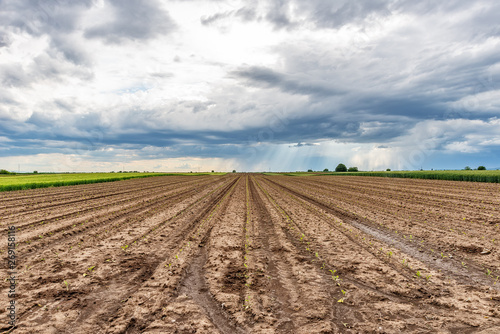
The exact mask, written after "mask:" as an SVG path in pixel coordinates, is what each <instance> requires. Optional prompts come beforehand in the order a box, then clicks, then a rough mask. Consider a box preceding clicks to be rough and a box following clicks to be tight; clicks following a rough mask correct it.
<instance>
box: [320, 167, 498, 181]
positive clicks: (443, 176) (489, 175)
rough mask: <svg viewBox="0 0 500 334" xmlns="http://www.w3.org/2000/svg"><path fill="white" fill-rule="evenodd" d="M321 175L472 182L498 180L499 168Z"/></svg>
mask: <svg viewBox="0 0 500 334" xmlns="http://www.w3.org/2000/svg"><path fill="white" fill-rule="evenodd" d="M321 175H356V176H378V177H399V178H412V179H433V180H450V181H472V182H492V183H499V182H500V170H441V171H427V170H424V171H395V172H355V173H349V172H342V173H324V174H321Z"/></svg>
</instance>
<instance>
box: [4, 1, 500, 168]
mask: <svg viewBox="0 0 500 334" xmlns="http://www.w3.org/2000/svg"><path fill="white" fill-rule="evenodd" d="M499 10H500V4H499V3H498V2H496V1H490V0H481V1H475V2H470V1H449V2H442V3H436V2H433V1H420V2H414V1H406V0H399V1H396V0H394V1H389V0H376V1H356V2H352V1H347V0H346V1H335V2H332V1H327V0H313V1H298V0H276V1H255V2H252V3H251V4H249V3H248V2H245V1H223V0H220V1H197V0H193V1H181V0H171V1H160V0H141V1H132V0H130V1H118V0H88V1H79V2H70V1H63V0H53V1H35V0H17V1H14V0H7V1H3V2H2V6H1V7H0V83H1V84H2V88H3V89H2V91H1V92H0V120H1V122H0V138H1V140H0V164H2V166H1V167H2V168H7V169H9V168H10V169H15V168H16V167H15V166H17V164H18V163H16V161H32V162H33V163H32V165H30V166H32V169H35V167H36V169H38V170H44V169H46V170H50V169H51V168H52V167H51V165H50V159H49V157H50V156H53V157H54V159H53V161H57V159H69V160H71V161H76V162H75V163H74V164H73V165H71V166H70V167H68V168H70V169H75V170H80V169H85V170H89V171H90V170H101V169H102V168H104V167H105V168H109V169H118V168H117V167H116V166H117V164H120V163H128V164H129V165H130V166H134V163H136V162H137V163H138V164H139V165H140V166H148V164H149V163H150V164H151V166H169V168H172V169H175V170H179V168H180V169H182V168H181V167H182V166H184V167H186V168H194V167H196V168H202V169H203V168H206V169H207V170H210V169H219V170H220V169H223V168H226V169H227V170H232V169H234V168H237V169H238V170H264V169H266V170H268V169H269V167H271V168H274V169H275V170H300V169H309V168H312V169H315V170H321V169H323V168H330V169H332V168H334V167H335V166H336V164H338V163H339V162H344V163H346V164H348V165H353V166H354V165H356V166H358V167H359V168H360V169H377V168H380V169H384V168H394V169H396V168H421V167H422V166H423V167H428V168H434V169H437V168H461V167H463V166H465V165H475V164H478V165H479V164H482V165H491V166H500V163H498V161H497V160H495V159H497V158H496V156H497V154H498V152H499V150H500V133H499V132H498V128H499V127H498V119H499V118H500V85H499V82H500V25H499V24H498V22H497V21H498V19H497V17H496V16H497V15H496V13H498V12H499ZM405 155H406V156H416V155H418V156H421V157H422V159H421V161H420V160H419V161H418V162H415V163H414V164H413V165H412V164H410V165H411V166H409V165H408V164H407V165H405V166H403V164H401V163H400V161H401V160H400V159H399V158H400V157H401V156H405ZM55 157H57V158H55ZM76 157H78V158H76ZM197 159H198V160H197ZM37 161H38V162H37ZM169 161H170V162H169ZM196 161H198V162H199V163H198V162H196ZM406 161H411V159H409V158H408V159H406ZM139 165H138V166H139ZM462 165H463V166H462ZM92 166H94V167H92ZM103 166H104V167H103ZM27 168H28V167H27ZM131 168H132V167H131ZM135 169H141V168H139V167H137V168H135ZM149 169H153V168H149ZM28 170H29V169H28Z"/></svg>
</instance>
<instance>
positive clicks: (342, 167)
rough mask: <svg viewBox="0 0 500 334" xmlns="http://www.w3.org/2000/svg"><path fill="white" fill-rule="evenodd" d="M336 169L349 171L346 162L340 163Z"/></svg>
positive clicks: (337, 170)
mask: <svg viewBox="0 0 500 334" xmlns="http://www.w3.org/2000/svg"><path fill="white" fill-rule="evenodd" d="M335 171H336V172H347V167H346V166H345V165H344V164H339V165H338V166H337V167H336V168H335Z"/></svg>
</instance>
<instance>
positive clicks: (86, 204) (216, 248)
mask: <svg viewBox="0 0 500 334" xmlns="http://www.w3.org/2000/svg"><path fill="white" fill-rule="evenodd" d="M4 194H5V196H4ZM4 194H1V195H0V196H1V197H0V225H1V227H2V229H3V230H4V232H5V233H4V237H3V238H1V239H0V251H1V252H2V253H3V254H4V257H6V254H7V232H6V231H7V227H8V226H12V225H14V226H16V228H17V230H16V242H17V248H16V256H17V278H18V282H17V286H16V293H17V298H16V306H17V309H16V314H17V317H18V321H17V326H16V327H15V328H11V327H9V326H8V323H7V321H8V320H7V312H6V307H7V306H8V303H9V298H8V296H7V294H8V290H9V284H8V282H5V284H3V285H2V286H1V290H2V291H1V292H0V304H1V305H4V306H5V307H2V308H1V309H0V318H1V319H3V321H2V322H0V330H1V331H9V330H10V332H11V333H222V334H226V333H231V334H232V333H499V332H500V283H498V277H499V276H500V256H499V255H500V253H499V250H498V239H499V238H500V235H499V228H500V227H499V224H500V185H498V184H486V183H472V182H452V181H435V180H407V179H390V178H372V177H370V178H363V177H351V176H349V177H347V176H342V177H338V176H310V177H290V176H264V175H259V174H236V175H234V174H231V175H229V174H228V175H224V176H209V175H207V176H196V177H190V176H176V177H173V176H164V177H152V178H146V179H136V180H126V181H119V182H113V183H108V184H91V185H78V186H70V187H62V188H46V189H35V190H25V191H16V192H9V193H4ZM0 276H1V277H2V278H3V279H6V278H7V277H9V270H8V267H7V262H6V261H4V262H3V263H2V264H0Z"/></svg>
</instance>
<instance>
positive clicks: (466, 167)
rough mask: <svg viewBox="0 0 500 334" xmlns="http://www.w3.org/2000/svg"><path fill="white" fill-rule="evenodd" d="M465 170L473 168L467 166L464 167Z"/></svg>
mask: <svg viewBox="0 0 500 334" xmlns="http://www.w3.org/2000/svg"><path fill="white" fill-rule="evenodd" d="M464 169H465V170H472V168H470V167H469V166H465V168H464Z"/></svg>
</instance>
